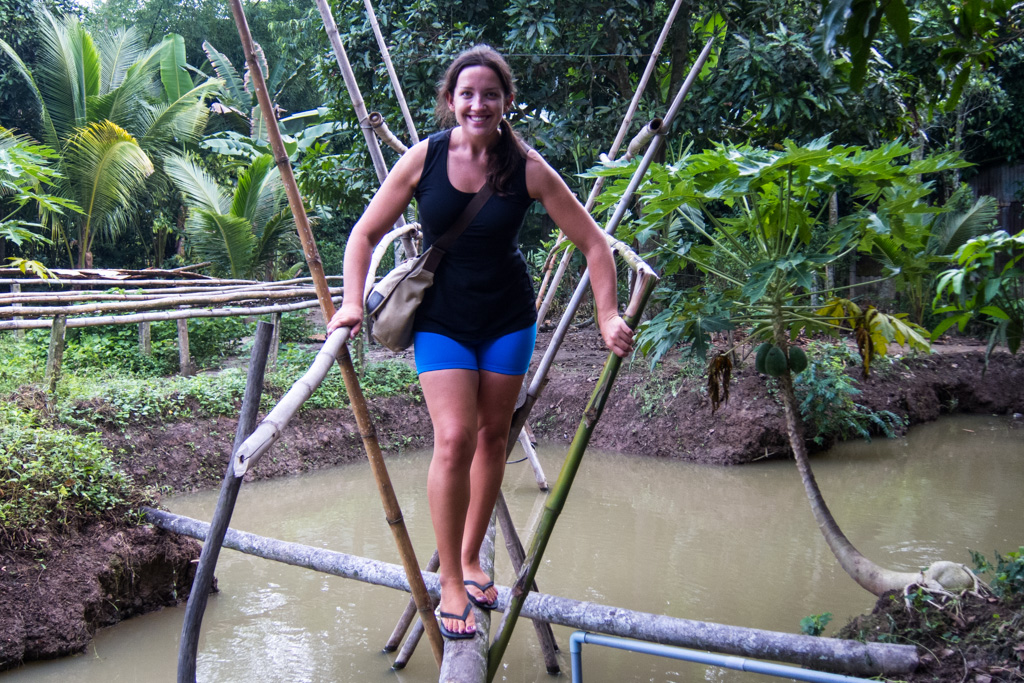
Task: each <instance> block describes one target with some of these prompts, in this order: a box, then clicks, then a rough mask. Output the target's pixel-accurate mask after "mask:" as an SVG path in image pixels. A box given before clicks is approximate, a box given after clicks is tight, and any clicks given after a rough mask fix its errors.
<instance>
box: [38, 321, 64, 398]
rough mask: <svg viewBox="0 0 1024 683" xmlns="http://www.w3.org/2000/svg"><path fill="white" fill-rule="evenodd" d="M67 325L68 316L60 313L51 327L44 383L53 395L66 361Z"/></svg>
mask: <svg viewBox="0 0 1024 683" xmlns="http://www.w3.org/2000/svg"><path fill="white" fill-rule="evenodd" d="M66 327H67V317H66V316H63V315H58V316H57V317H56V318H54V319H53V327H51V328H50V347H49V348H48V349H47V351H46V373H45V374H44V375H43V385H44V386H45V387H46V393H47V394H48V395H49V396H51V397H52V396H53V395H54V393H55V392H56V391H57V383H58V382H60V370H61V365H63V363H64V331H65V329H66Z"/></svg>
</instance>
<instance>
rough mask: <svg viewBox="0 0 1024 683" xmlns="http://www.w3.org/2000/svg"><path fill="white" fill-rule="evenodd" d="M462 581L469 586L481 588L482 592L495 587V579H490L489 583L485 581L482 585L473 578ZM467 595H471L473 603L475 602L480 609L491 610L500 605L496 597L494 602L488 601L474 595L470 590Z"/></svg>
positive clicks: (470, 598)
mask: <svg viewBox="0 0 1024 683" xmlns="http://www.w3.org/2000/svg"><path fill="white" fill-rule="evenodd" d="M462 583H464V584H465V585H467V586H473V587H474V588H476V589H477V590H479V591H480V592H481V593H487V589H488V588H493V587H494V582H493V581H488V582H487V583H485V584H484V585H482V586H481V585H480V584H479V583H477V582H476V581H474V580H473V579H466V580H465V581H463V582H462ZM466 595H467V596H469V601H470V602H471V603H473V604H474V605H476V606H477V607H479V608H480V609H485V610H488V611H490V610H492V609H494V608H495V607H497V606H498V601H497V599H495V600H494V602H486V601H484V600H481V599H480V598H478V597H476V596H475V595H473V594H472V593H470V592H469V591H466Z"/></svg>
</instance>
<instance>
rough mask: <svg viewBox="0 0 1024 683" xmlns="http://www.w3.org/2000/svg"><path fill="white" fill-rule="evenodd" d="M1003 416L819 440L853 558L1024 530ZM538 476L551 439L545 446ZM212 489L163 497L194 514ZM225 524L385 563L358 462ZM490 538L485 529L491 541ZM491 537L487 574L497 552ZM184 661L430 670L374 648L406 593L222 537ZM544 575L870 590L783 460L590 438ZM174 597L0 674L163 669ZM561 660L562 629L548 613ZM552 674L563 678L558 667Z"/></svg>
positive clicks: (520, 519)
mask: <svg viewBox="0 0 1024 683" xmlns="http://www.w3.org/2000/svg"><path fill="white" fill-rule="evenodd" d="M1011 427H1012V424H1011V422H1009V421H1008V420H1007V419H1004V418H985V417H956V418H949V419H945V420H943V421H941V422H939V423H935V424H931V425H925V426H921V427H916V428H914V429H913V430H912V431H911V433H910V436H909V437H908V438H907V439H901V440H894V441H879V440H876V441H874V442H872V443H870V444H866V443H849V444H843V445H841V446H840V447H838V448H836V449H834V450H833V451H832V452H830V453H828V454H826V455H824V456H819V457H816V458H815V460H814V468H815V473H816V475H817V478H818V481H819V485H820V486H821V488H822V489H823V491H824V495H825V498H826V500H828V501H829V503H830V505H831V506H832V510H833V513H834V514H835V516H836V519H837V520H838V521H839V523H840V525H841V526H842V528H843V529H844V530H845V531H846V533H847V534H848V535H849V537H850V539H851V540H852V541H853V543H854V544H855V545H856V546H857V547H858V548H859V549H860V550H861V551H862V552H863V553H864V554H865V555H867V556H868V557H870V558H873V559H876V560H882V561H884V562H883V563H884V564H887V565H889V566H892V567H893V568H897V569H904V570H912V569H916V568H918V567H919V566H921V565H924V564H927V563H929V562H930V561H932V560H935V559H940V558H941V559H950V560H956V561H961V562H965V563H969V561H970V558H969V555H968V552H967V549H968V548H972V549H976V550H979V551H982V552H984V553H986V554H988V555H989V556H991V553H992V551H993V550H1000V551H1003V552H1006V551H1008V550H1014V549H1016V548H1017V547H1018V546H1021V545H1024V502H1022V499H1021V495H1020V490H1021V482H1022V481H1024V429H1014V428H1011ZM541 455H542V460H543V464H544V466H545V468H546V471H547V472H548V475H549V477H550V478H551V479H552V480H554V478H555V477H556V476H557V472H558V467H559V466H560V463H561V458H562V455H563V452H562V451H556V450H547V451H544V452H542V454H541ZM428 457H429V455H428V454H426V453H414V454H408V455H403V456H398V457H392V458H390V459H389V460H388V466H389V469H390V472H391V476H392V479H393V482H394V485H395V489H396V491H397V494H398V498H399V500H400V501H401V503H402V506H403V511H404V513H405V518H406V521H407V524H408V525H409V528H410V533H411V534H412V537H413V541H414V544H415V546H416V551H417V554H418V556H419V557H420V558H421V561H422V562H425V560H426V558H428V557H429V555H430V553H431V551H432V549H433V539H432V533H431V531H430V527H429V519H428V515H427V503H426V495H425V491H424V482H425V472H426V467H427V463H428ZM504 490H505V495H506V497H507V499H508V502H509V505H510V507H511V508H512V511H513V516H514V517H515V519H516V523H517V525H518V526H519V527H520V529H523V528H527V526H528V525H531V524H532V521H533V519H534V518H535V517H536V516H537V515H538V514H539V511H540V508H541V504H542V502H543V497H542V495H541V494H539V493H538V491H537V488H536V485H535V484H534V482H533V476H532V472H531V471H530V470H529V469H528V467H527V465H526V464H525V463H523V464H518V465H512V466H510V468H509V473H508V476H507V479H506V484H505V488H504ZM215 501H216V495H215V493H214V492H209V493H202V494H198V495H190V496H182V497H179V498H176V499H174V500H172V501H169V503H168V507H170V508H171V509H172V510H173V511H175V512H178V513H181V514H185V515H190V516H194V517H198V518H200V519H207V520H208V519H209V518H210V516H211V514H212V510H213V506H214V504H215ZM233 524H234V526H236V527H237V528H240V529H243V530H246V531H251V532H254V533H259V534H265V535H269V536H274V537H277V538H282V539H286V540H291V541H296V542H299V543H305V544H309V545H314V546H323V547H329V548H333V549H335V550H339V551H342V552H347V553H354V554H357V555H362V556H366V557H372V558H377V559H380V560H385V561H389V562H396V563H397V562H399V558H398V557H397V553H396V551H395V549H394V543H393V541H392V538H391V534H390V532H389V531H388V529H387V526H386V524H385V522H384V519H383V515H382V512H381V508H380V503H379V498H378V496H377V491H376V488H375V485H374V483H373V480H372V478H371V475H370V472H369V469H368V467H367V466H365V465H363V464H358V465H352V466H346V467H340V468H337V469H334V470H331V471H326V472H321V473H316V474H312V475H308V476H302V477H297V478H293V479H286V480H279V481H272V482H265V483H258V484H252V485H248V484H247V485H246V486H245V487H244V488H243V490H242V494H241V496H240V498H239V504H238V507H237V509H236V512H235V516H234V521H233ZM499 543H500V540H499ZM503 552H504V551H503V550H501V551H500V554H499V556H498V576H499V581H500V582H502V583H506V584H507V583H508V582H509V577H510V574H511V569H510V568H509V566H508V562H507V559H506V558H505V557H504V555H503V554H501V553H503ZM218 576H219V580H220V587H221V592H220V593H218V594H216V595H214V596H212V597H211V600H210V604H209V608H208V610H207V613H206V618H205V621H204V629H203V638H202V641H201V643H200V657H199V662H198V668H199V679H200V680H201V681H217V682H221V681H242V680H246V681H289V682H292V681H311V682H319V681H359V682H362V681H368V682H376V681H399V682H401V681H410V682H412V681H416V682H419V681H435V680H437V670H436V668H435V667H434V663H433V660H432V657H431V656H430V654H429V651H428V650H427V649H426V647H424V648H421V650H420V651H418V652H417V653H416V656H414V657H413V660H412V662H411V664H410V666H409V667H408V668H407V669H405V670H404V671H401V672H396V671H393V670H392V669H391V668H390V664H391V656H390V655H385V654H382V653H381V651H380V650H381V646H382V645H383V644H384V642H385V641H386V640H387V638H388V636H389V635H390V632H391V630H392V628H393V627H394V623H395V620H396V619H397V617H398V615H399V614H400V613H401V611H402V609H403V607H404V605H405V601H406V598H405V596H404V594H399V593H397V592H394V591H391V590H389V589H386V588H378V587H373V586H366V585H364V584H360V583H356V582H352V581H346V580H343V579H339V578H336V577H331V576H323V575H318V574H315V573H313V572H310V571H307V570H303V569H296V568H292V567H286V566H284V565H279V564H275V563H272V562H268V561H265V560H260V559H256V558H251V557H248V556H244V555H241V554H239V553H236V552H233V551H225V552H224V553H223V554H222V555H221V561H220V566H219V571H218ZM537 581H538V584H539V586H540V588H541V590H542V591H544V592H548V593H553V594H556V595H563V596H567V597H572V598H576V599H580V600H590V601H594V602H598V603H604V604H609V605H619V606H623V607H628V608H631V609H635V610H642V611H648V612H655V613H661V614H669V615H673V616H677V617H684V618H688V619H699V620H709V621H718V622H723V623H727V624H736V625H742V626H750V627H757V628H766V629H774V630H781V631H789V632H797V631H798V630H799V622H800V619H801V618H802V617H804V616H808V615H812V614H819V613H823V612H832V613H833V614H835V619H834V621H833V623H832V627H831V628H829V629H828V630H826V634H831V633H833V632H834V629H835V628H836V627H838V625H841V624H843V623H845V622H846V621H847V620H848V619H849V618H850V617H852V616H854V615H856V614H859V613H862V612H864V611H866V610H869V609H870V607H871V606H872V604H873V599H872V598H871V596H870V595H868V594H867V593H866V592H864V591H862V590H861V589H859V588H857V587H855V586H854V584H853V583H852V581H850V580H849V579H848V578H847V577H846V576H845V575H844V574H843V573H842V571H841V570H840V569H839V568H838V567H837V566H836V563H835V561H834V560H833V558H832V556H831V554H830V553H829V551H828V549H827V548H826V546H825V544H824V542H823V541H822V539H821V536H820V534H819V533H818V530H817V528H816V526H815V524H814V522H813V520H812V518H811V513H810V511H809V508H808V505H807V501H806V499H805V497H804V493H803V490H802V488H801V485H800V481H799V477H798V475H797V472H796V469H795V467H794V466H793V464H792V463H791V462H766V463H761V464H754V465H747V466H744V467H738V468H730V469H720V468H709V467H702V466H695V465H690V464H685V463H680V462H668V461H662V460H651V459H645V458H631V457H624V456H620V455H613V454H603V453H597V452H592V453H589V454H588V455H587V458H586V460H585V461H584V464H583V467H582V468H581V470H580V473H579V475H578V477H577V479H576V483H575V485H574V488H573V491H572V494H571V495H570V497H569V501H568V504H567V505H566V509H565V511H564V512H563V514H562V516H561V518H560V520H559V524H558V527H557V529H556V531H555V533H554V537H553V538H552V541H551V544H550V545H549V549H548V552H547V556H546V557H545V559H544V564H543V566H542V567H541V569H540V572H539V574H538V578H537ZM182 615H183V609H167V610H163V611H162V612H159V613H156V614H152V615H148V616H144V617H141V618H136V619H132V620H130V621H127V622H124V623H123V624H121V625H118V626H116V627H113V628H110V629H105V630H103V631H102V632H101V633H99V634H98V635H97V637H96V639H95V641H94V643H93V644H92V645H91V646H90V647H89V648H88V650H87V652H85V653H84V654H83V655H81V656H78V657H74V658H69V659H65V660H61V661H56V662H48V663H41V664H33V665H29V666H26V667H23V668H22V669H20V670H17V671H14V672H10V673H8V674H6V675H0V680H2V683H15V682H18V683H21V682H22V681H35V682H41V681H70V680H74V681H83V682H96V683H110V682H112V681H173V680H174V679H175V675H174V671H175V662H176V651H177V642H178V637H179V632H180V629H181V620H182ZM555 631H556V637H557V638H558V641H559V643H560V645H561V647H562V649H563V655H562V656H563V666H564V669H565V671H566V672H568V670H569V663H568V659H567V656H568V655H567V652H568V636H569V633H570V630H569V629H563V628H559V627H556V629H555ZM506 662H507V663H506V665H505V666H504V668H503V670H502V672H501V675H500V676H499V680H504V681H515V682H520V681H522V682H525V681H538V680H555V679H549V677H548V676H547V675H546V674H545V673H544V669H543V666H542V665H541V664H539V662H540V657H539V654H538V652H537V650H536V647H535V639H534V637H533V634H532V629H530V628H527V627H523V626H522V625H521V626H520V627H519V628H517V630H516V635H515V638H514V642H513V644H512V647H510V651H509V653H508V655H507V657H506ZM584 673H585V678H584V680H586V681H587V683H621V682H634V681H635V682H640V681H657V682H658V683H663V682H675V681H684V680H686V681H693V680H700V679H704V680H721V681H730V682H738V681H744V682H746V681H755V680H768V679H766V678H763V677H758V676H754V675H752V674H739V673H736V672H730V671H724V670H721V669H715V668H705V667H700V666H697V665H691V664H685V663H682V662H676V661H673V660H667V659H660V658H655V657H648V656H644V655H639V654H633V653H627V652H620V651H616V650H608V649H603V648H599V647H596V646H593V645H588V646H587V647H586V648H584ZM563 680H564V679H563Z"/></svg>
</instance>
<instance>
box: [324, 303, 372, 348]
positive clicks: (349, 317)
mask: <svg viewBox="0 0 1024 683" xmlns="http://www.w3.org/2000/svg"><path fill="white" fill-rule="evenodd" d="M362 324H363V305H362V303H360V302H358V301H355V302H351V303H349V302H347V301H343V302H342V304H341V308H339V309H338V310H337V311H335V313H334V316H333V317H332V318H331V321H330V322H329V323H327V336H328V337H329V336H331V334H332V333H333V332H334V331H335V330H337V329H338V328H340V327H348V328H350V329H351V331H350V333H349V339H355V338H356V335H357V334H359V328H360V327H362Z"/></svg>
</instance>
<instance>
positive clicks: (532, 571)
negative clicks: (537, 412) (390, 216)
mask: <svg viewBox="0 0 1024 683" xmlns="http://www.w3.org/2000/svg"><path fill="white" fill-rule="evenodd" d="M603 234H604V237H605V240H607V242H608V243H609V246H610V247H611V248H612V250H613V251H614V252H615V253H617V254H618V255H619V257H620V258H622V259H623V260H624V261H625V262H626V264H627V265H628V266H629V267H630V268H631V269H633V270H634V272H635V273H636V276H637V283H638V286H637V287H636V288H635V289H634V291H633V295H632V296H631V297H630V300H629V302H628V304H627V306H626V310H625V312H624V313H623V319H624V320H625V321H626V323H627V324H628V325H629V326H630V327H633V328H635V327H636V325H637V324H639V322H640V316H641V315H642V313H643V309H644V307H645V306H646V305H647V300H648V298H649V297H650V295H651V292H652V291H653V289H654V286H655V284H656V283H657V281H658V276H657V275H656V274H655V273H654V271H653V270H651V268H650V266H648V265H647V264H646V263H644V261H643V260H642V259H641V258H640V257H639V256H637V255H636V253H635V252H633V250H632V249H630V248H629V246H628V245H626V244H625V243H623V242H621V241H620V240H617V239H615V238H614V237H612V236H611V235H610V234H609V233H608V232H605V233H603ZM589 282H590V278H589V272H587V273H584V275H583V277H582V278H581V279H580V283H579V285H578V286H577V288H576V291H575V293H574V295H573V298H572V300H571V301H570V303H569V306H568V309H567V311H566V313H565V315H563V316H562V320H561V322H560V323H559V326H558V329H557V330H556V331H555V334H554V335H552V338H551V341H550V342H549V344H548V348H547V350H546V351H545V354H544V356H543V357H542V358H541V362H540V365H539V366H538V368H537V371H536V373H535V374H534V377H533V380H532V381H531V384H530V389H529V390H528V391H527V394H526V400H525V401H524V403H523V405H522V406H520V408H518V409H517V410H516V412H515V414H514V415H513V416H512V426H511V428H510V430H509V434H510V437H509V441H511V440H512V435H515V434H517V433H518V431H519V430H521V429H522V427H523V425H524V424H525V423H526V419H527V417H528V416H529V413H530V410H532V408H533V406H534V404H535V403H536V402H537V398H538V397H539V395H540V392H541V390H542V389H543V387H544V386H545V384H546V383H547V372H548V369H549V368H550V363H551V362H552V360H553V359H554V356H555V354H556V353H557V352H558V347H559V346H560V345H561V342H562V339H564V337H565V333H566V332H567V331H568V327H569V322H570V320H571V319H572V316H573V314H574V312H575V309H576V307H577V306H578V305H579V302H580V301H581V300H582V298H583V294H584V291H585V289H586V287H587V286H588V285H589ZM621 361H622V359H621V358H619V357H618V356H616V355H615V354H613V353H610V354H609V355H608V360H607V361H606V362H605V369H604V370H603V371H602V373H601V377H600V379H599V380H598V383H597V386H596V387H595V388H594V392H593V394H592V396H591V399H590V401H589V403H588V404H587V407H586V409H585V410H584V414H583V420H582V421H581V423H580V428H579V430H577V435H576V438H574V439H573V442H572V445H571V446H570V450H569V453H568V454H567V455H566V461H565V464H564V465H563V467H562V472H561V473H560V474H559V476H558V481H557V482H556V483H555V485H554V487H553V488H552V489H551V492H550V493H549V494H548V503H547V504H546V505H545V509H546V510H545V515H544V517H542V519H541V522H540V525H539V526H538V528H537V529H536V531H535V532H534V535H533V538H532V540H531V543H530V552H529V553H528V554H527V556H526V560H525V561H524V562H523V564H522V566H521V568H519V571H518V579H517V580H516V584H515V587H514V590H513V592H512V600H511V602H510V603H509V606H508V608H507V609H506V610H505V617H504V618H503V619H502V622H501V625H500V626H499V627H498V634H497V635H496V636H495V639H494V643H493V644H492V645H491V649H490V652H489V654H488V677H487V680H488V681H491V680H493V679H494V675H495V674H496V673H497V670H498V668H499V667H500V666H501V658H502V656H503V655H504V654H505V649H506V648H507V647H508V643H509V640H510V639H511V637H512V631H513V630H514V628H515V624H516V621H517V619H518V618H519V613H520V611H521V609H522V606H523V602H524V601H525V600H526V596H527V595H528V594H529V592H530V590H531V589H532V587H533V585H534V581H535V579H536V576H537V569H538V567H539V564H540V558H541V556H542V555H543V552H544V549H545V548H546V546H547V541H548V539H549V538H550V534H551V531H553V529H554V523H555V521H556V520H557V518H558V514H559V513H560V512H561V508H562V506H563V505H564V502H565V497H566V496H568V492H569V488H570V487H571V486H572V480H573V477H574V476H575V473H576V469H578V468H579V462H580V460H582V457H583V453H584V452H585V450H586V447H587V445H588V444H589V442H590V435H591V434H592V433H593V430H594V427H595V426H596V425H597V421H598V420H599V419H600V417H601V412H602V411H603V410H604V404H605V402H606V401H607V400H608V395H609V394H610V392H611V387H612V384H613V383H614V382H615V376H616V374H617V373H618V369H619V365H620V363H621ZM508 450H510V449H508ZM547 508H551V510H550V512H549V511H547Z"/></svg>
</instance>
